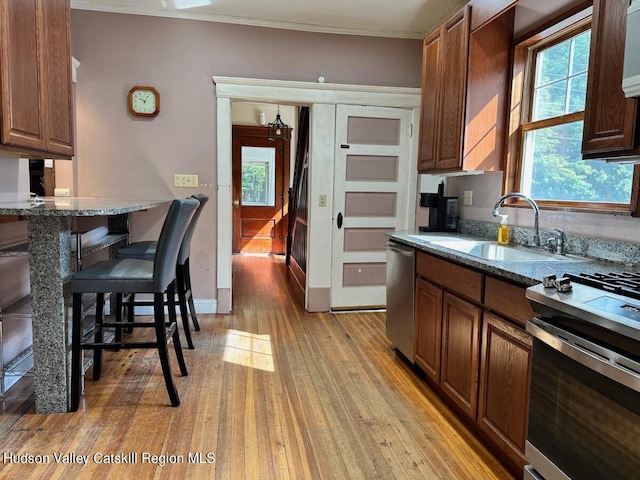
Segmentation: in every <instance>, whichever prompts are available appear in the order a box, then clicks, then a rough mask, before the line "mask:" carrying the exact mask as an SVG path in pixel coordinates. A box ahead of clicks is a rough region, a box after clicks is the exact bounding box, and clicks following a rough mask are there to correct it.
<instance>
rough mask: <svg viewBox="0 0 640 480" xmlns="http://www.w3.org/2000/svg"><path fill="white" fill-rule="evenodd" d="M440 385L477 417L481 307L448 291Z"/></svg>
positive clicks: (465, 409)
mask: <svg viewBox="0 0 640 480" xmlns="http://www.w3.org/2000/svg"><path fill="white" fill-rule="evenodd" d="M442 310H443V311H442V365H441V372H440V375H441V377H440V386H441V387H442V389H443V391H444V392H445V394H446V395H447V396H448V397H449V398H450V399H451V400H453V402H454V403H455V404H456V405H458V407H460V409H461V410H462V411H463V412H464V413H466V414H467V415H469V417H470V418H472V419H474V420H475V418H476V410H477V404H478V370H479V363H480V359H479V348H480V318H481V310H480V308H478V307H476V306H475V305H472V304H470V303H468V302H465V301H464V300H461V299H460V298H458V297H456V296H454V295H451V294H449V293H445V294H444V299H443V309H442Z"/></svg>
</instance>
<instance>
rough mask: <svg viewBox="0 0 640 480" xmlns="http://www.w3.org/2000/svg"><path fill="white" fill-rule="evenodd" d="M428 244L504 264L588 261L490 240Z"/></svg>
mask: <svg viewBox="0 0 640 480" xmlns="http://www.w3.org/2000/svg"><path fill="white" fill-rule="evenodd" d="M428 243H430V244H432V245H437V246H439V247H443V248H447V249H450V250H455V251H456V252H460V253H465V254H467V255H471V256H474V257H478V258H482V259H484V260H495V261H502V262H556V261H560V262H562V261H564V262H567V261H569V262H570V261H574V262H575V261H586V260H587V259H585V258H581V257H575V256H571V255H556V254H553V253H549V252H545V251H543V250H536V251H534V250H531V249H528V248H526V247H512V246H506V245H499V244H498V243H497V242H495V241H490V240H463V239H452V238H449V239H442V240H441V239H433V240H429V241H428Z"/></svg>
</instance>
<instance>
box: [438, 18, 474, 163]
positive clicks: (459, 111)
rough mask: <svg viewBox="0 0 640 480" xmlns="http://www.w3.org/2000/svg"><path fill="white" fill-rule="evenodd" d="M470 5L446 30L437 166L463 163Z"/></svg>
mask: <svg viewBox="0 0 640 480" xmlns="http://www.w3.org/2000/svg"><path fill="white" fill-rule="evenodd" d="M468 54H469V7H466V8H464V9H463V10H461V11H460V12H459V13H458V14H457V15H456V16H454V17H453V18H452V19H451V20H449V21H448V22H447V23H446V24H445V25H444V27H443V30H442V89H441V90H442V94H441V99H440V108H439V109H440V119H441V120H440V125H439V127H438V131H439V134H440V145H439V149H437V151H438V152H439V154H438V156H437V159H436V168H438V169H449V168H459V167H461V166H462V134H463V125H464V107H465V98H466V91H467V60H468Z"/></svg>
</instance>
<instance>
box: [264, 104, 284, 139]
mask: <svg viewBox="0 0 640 480" xmlns="http://www.w3.org/2000/svg"><path fill="white" fill-rule="evenodd" d="M267 135H268V136H269V140H289V126H288V125H287V124H286V123H284V122H283V121H282V119H281V118H280V105H278V109H277V110H276V118H275V120H274V121H273V122H270V123H269V125H268V127H267Z"/></svg>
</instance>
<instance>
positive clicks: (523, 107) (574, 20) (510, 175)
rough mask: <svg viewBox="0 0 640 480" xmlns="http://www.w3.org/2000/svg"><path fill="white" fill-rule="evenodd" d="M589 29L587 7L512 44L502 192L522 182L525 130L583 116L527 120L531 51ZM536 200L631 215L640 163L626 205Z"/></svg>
mask: <svg viewBox="0 0 640 480" xmlns="http://www.w3.org/2000/svg"><path fill="white" fill-rule="evenodd" d="M589 28H591V16H590V10H589V11H583V12H580V13H578V14H577V15H576V16H575V17H571V18H568V17H564V18H559V19H558V22H557V23H556V24H555V25H553V26H551V27H548V28H545V30H544V31H540V32H538V33H532V34H531V35H530V36H529V37H528V38H522V39H520V40H519V41H518V42H517V43H516V46H515V50H514V62H513V75H512V88H513V91H512V100H511V121H510V125H511V126H510V128H509V137H508V146H507V158H506V166H505V171H504V183H503V193H507V192H513V191H518V189H519V186H520V185H521V184H522V174H523V160H524V159H523V153H524V137H525V134H526V132H528V131H531V130H534V129H538V128H544V127H546V126H554V125H561V124H563V123H569V122H571V121H575V120H583V119H584V112H583V111H581V112H574V113H570V114H566V115H561V116H559V117H552V118H550V119H544V120H539V121H534V122H532V121H530V118H531V115H532V109H533V88H534V81H535V78H534V76H535V68H536V62H535V59H536V57H535V52H536V51H538V50H540V49H542V48H546V47H549V46H552V45H553V44H556V43H560V42H562V41H564V40H566V39H567V38H570V37H573V36H576V35H578V34H580V33H582V32H583V31H585V30H587V29H589ZM537 203H538V205H539V206H540V208H543V209H548V210H564V211H580V212H594V213H611V214H631V215H634V216H635V215H636V214H638V213H640V212H636V210H639V208H638V204H639V203H640V165H636V167H635V168H634V177H633V180H632V192H631V198H630V202H629V203H628V204H620V203H604V202H602V203H600V202H599V203H595V202H594V203H589V202H570V201H550V200H540V201H537ZM512 205H515V206H520V205H522V206H525V205H524V204H523V203H522V202H520V201H516V202H514V203H513V204H512Z"/></svg>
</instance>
